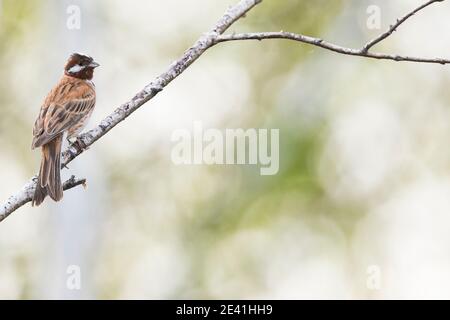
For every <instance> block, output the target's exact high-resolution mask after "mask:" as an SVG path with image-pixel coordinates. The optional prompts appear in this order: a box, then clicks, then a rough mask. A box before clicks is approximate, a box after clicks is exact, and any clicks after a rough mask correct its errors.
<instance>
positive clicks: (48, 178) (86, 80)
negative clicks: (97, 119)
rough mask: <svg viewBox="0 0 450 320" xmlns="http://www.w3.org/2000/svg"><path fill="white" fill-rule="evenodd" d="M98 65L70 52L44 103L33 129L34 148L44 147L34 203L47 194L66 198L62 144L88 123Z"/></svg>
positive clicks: (40, 201)
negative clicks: (56, 82) (64, 192)
mask: <svg viewBox="0 0 450 320" xmlns="http://www.w3.org/2000/svg"><path fill="white" fill-rule="evenodd" d="M98 66H99V64H98V63H97V62H95V61H94V60H93V59H92V58H91V57H89V56H86V55H82V54H79V53H73V54H72V55H70V57H69V59H68V60H67V63H66V65H65V67H64V75H63V77H62V78H61V80H60V81H59V82H58V84H57V85H56V86H55V87H54V88H53V89H52V91H50V93H49V94H48V95H47V97H46V98H45V100H44V103H43V104H42V106H41V110H40V112H39V116H38V118H37V119H36V122H35V124H34V128H33V143H32V145H31V148H32V149H35V148H38V147H41V148H42V160H41V168H40V171H39V176H38V181H37V185H36V191H35V193H34V196H33V201H32V205H33V206H34V205H36V206H38V205H40V204H41V203H42V202H43V201H44V199H45V197H46V195H47V194H48V195H49V196H50V198H52V199H53V200H55V201H59V200H61V198H62V197H63V189H62V184H61V177H60V170H61V144H62V139H63V136H64V134H67V139H68V140H69V139H70V138H72V137H76V135H77V134H78V133H80V132H81V131H82V130H83V128H84V126H85V125H86V123H87V121H88V119H89V117H90V116H91V114H92V111H93V110H94V106H95V86H94V84H93V82H92V81H91V80H92V77H93V75H94V69H95V68H97V67H98Z"/></svg>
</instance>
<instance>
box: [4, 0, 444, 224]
mask: <svg viewBox="0 0 450 320" xmlns="http://www.w3.org/2000/svg"><path fill="white" fill-rule="evenodd" d="M261 1H262V0H241V1H240V2H239V3H238V4H236V5H234V6H232V7H230V8H229V9H228V10H227V11H226V12H225V14H224V15H223V16H222V18H221V19H220V20H219V21H218V22H217V23H216V24H215V25H214V27H213V28H212V29H211V30H210V31H209V32H207V33H205V34H204V35H203V36H201V37H200V38H199V39H198V40H197V41H196V42H195V43H194V45H193V46H192V47H190V48H189V49H188V50H186V51H185V52H184V54H183V55H182V56H181V58H180V59H178V60H177V61H175V62H174V63H172V64H171V65H170V66H169V68H168V70H167V71H166V72H164V73H162V74H161V75H160V76H159V77H157V78H156V79H155V80H154V81H152V82H150V83H149V84H148V85H147V86H145V87H144V88H143V89H142V90H141V91H139V92H138V93H137V94H136V95H135V96H134V97H133V98H132V99H131V100H130V101H128V102H126V103H124V104H122V105H121V106H120V107H118V108H117V109H116V110H115V111H114V112H113V113H112V114H110V115H109V116H107V117H106V118H105V119H104V120H103V121H102V122H101V123H100V124H99V125H98V126H96V127H95V128H94V129H92V130H90V131H88V132H86V133H84V134H82V135H80V136H79V137H78V138H77V140H76V141H75V143H73V144H71V145H70V146H69V147H68V148H67V149H66V150H65V151H64V152H63V153H62V157H63V161H62V162H63V164H62V166H63V167H65V166H66V165H67V164H69V163H70V162H71V161H72V160H73V159H75V158H76V157H78V156H79V155H80V154H81V153H83V152H84V150H86V149H87V148H88V147H89V146H91V145H92V144H93V143H95V141H97V140H99V139H100V138H101V137H103V136H104V135H105V134H106V133H108V132H109V131H110V130H111V129H112V128H114V127H115V126H116V125H118V124H119V123H120V122H122V121H123V120H125V119H126V118H127V117H128V116H129V115H130V114H132V113H133V112H135V111H136V110H137V109H139V108H140V107H141V106H142V105H144V104H145V103H146V102H148V101H149V100H151V99H152V98H153V97H154V96H156V95H157V94H158V93H159V92H160V91H161V90H162V89H163V88H164V87H165V86H167V85H168V84H169V83H170V82H172V80H174V79H175V78H177V77H178V76H179V75H180V74H181V73H183V72H184V71H185V70H186V69H187V68H188V67H189V66H190V65H191V64H192V63H193V62H194V61H196V60H197V59H198V58H199V57H200V56H201V55H202V54H203V53H204V52H205V51H206V50H208V49H209V48H211V47H213V46H214V45H216V44H218V43H222V42H227V41H235V40H264V39H288V40H294V41H298V42H303V43H306V44H310V45H314V46H317V47H321V48H323V49H327V50H331V51H334V52H337V53H340V54H344V55H351V56H360V57H366V58H373V59H384V60H394V61H411V62H422V63H438V64H449V63H450V60H447V59H442V58H420V57H410V56H400V55H393V54H383V53H371V52H369V49H370V48H371V47H373V46H374V45H375V44H377V43H379V42H381V41H383V40H384V39H386V38H387V37H389V36H390V35H391V34H392V33H393V32H394V31H395V30H396V29H397V28H398V27H399V26H400V25H401V24H402V23H403V22H405V21H406V20H407V19H408V18H409V17H411V16H412V15H414V14H415V13H417V12H418V11H420V10H422V9H423V8H426V7H427V6H429V5H430V4H432V3H434V2H443V1H445V0H431V1H428V2H427V3H425V4H423V5H422V6H420V7H418V8H417V9H415V10H414V11H412V12H411V13H409V14H408V15H406V16H404V17H403V18H401V19H399V20H398V21H397V23H396V24H394V25H393V26H391V28H390V29H389V30H388V31H387V32H385V33H383V34H381V35H380V36H378V37H377V38H375V39H374V40H372V41H370V42H369V43H367V44H366V45H365V46H364V47H363V48H362V49H351V48H346V47H342V46H339V45H336V44H333V43H330V42H326V41H324V40H322V39H319V38H314V37H309V36H305V35H301V34H295V33H290V32H282V31H281V32H261V33H241V34H231V35H223V33H224V32H225V31H226V30H227V29H228V28H229V27H230V26H231V25H232V24H233V23H234V22H236V21H237V20H238V19H240V18H242V17H244V16H245V14H246V13H247V12H248V11H249V10H250V9H252V8H253V7H254V6H256V5H257V4H258V3H260V2H261ZM36 180H37V179H36V177H33V178H32V179H30V181H28V182H27V183H26V184H25V186H24V187H23V188H22V190H21V191H20V192H18V193H17V194H16V195H14V196H11V197H10V198H9V199H8V200H7V202H6V203H5V204H3V205H1V206H0V221H2V220H4V219H5V218H6V217H7V216H9V215H10V214H11V213H12V212H14V211H15V210H17V209H18V208H20V207H21V206H23V205H24V204H26V203H27V202H29V201H30V200H31V197H32V195H33V192H34V188H35V186H36ZM84 183H85V180H84V179H81V180H77V179H75V178H74V177H72V178H71V179H69V180H68V181H66V182H65V183H64V190H67V189H70V188H73V187H75V186H77V185H80V184H84Z"/></svg>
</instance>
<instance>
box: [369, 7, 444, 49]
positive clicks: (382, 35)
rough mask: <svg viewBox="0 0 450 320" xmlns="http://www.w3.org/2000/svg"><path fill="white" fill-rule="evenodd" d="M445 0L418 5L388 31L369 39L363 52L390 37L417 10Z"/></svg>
mask: <svg viewBox="0 0 450 320" xmlns="http://www.w3.org/2000/svg"><path fill="white" fill-rule="evenodd" d="M444 1H445V0H430V1H428V2H426V3H424V4H423V5H421V6H419V7H417V8H416V9H414V10H413V11H411V12H409V13H408V14H406V15H405V16H403V17H402V18H400V19H397V22H396V23H394V24H393V25H392V26H391V27H390V28H389V29H388V31H386V32H385V33H382V34H380V35H379V36H378V37H376V38H375V39H373V40H371V41H369V42H368V43H367V44H366V45H365V46H364V47H363V49H362V52H367V51H369V49H370V48H372V47H373V46H374V45H376V44H377V43H380V42H381V41H383V40H384V39H386V38H387V37H389V36H390V35H391V34H392V33H393V32H394V31H396V30H397V28H398V27H399V26H400V25H401V24H402V23H403V22H405V21H406V20H408V19H409V18H411V17H412V16H413V15H415V14H416V13H417V12H419V11H420V10H422V9H425V8H426V7H428V6H429V5H431V4H433V3H435V2H444Z"/></svg>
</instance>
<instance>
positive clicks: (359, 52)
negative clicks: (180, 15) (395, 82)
mask: <svg viewBox="0 0 450 320" xmlns="http://www.w3.org/2000/svg"><path fill="white" fill-rule="evenodd" d="M265 39H287V40H294V41H298V42H303V43H307V44H310V45H313V46H316V47H320V48H323V49H326V50H330V51H334V52H337V53H340V54H344V55H350V56H359V57H365V58H372V59H381V60H394V61H410V62H422V63H437V64H449V63H450V60H449V59H443V58H420V57H410V56H401V55H396V54H384V53H372V52H368V51H364V50H363V49H352V48H346V47H342V46H339V45H337V44H334V43H331V42H327V41H324V40H322V39H320V38H314V37H309V36H304V35H301V34H296V33H291V32H283V31H280V32H257V33H239V34H228V35H222V36H219V37H217V38H216V43H221V42H227V41H237V40H265Z"/></svg>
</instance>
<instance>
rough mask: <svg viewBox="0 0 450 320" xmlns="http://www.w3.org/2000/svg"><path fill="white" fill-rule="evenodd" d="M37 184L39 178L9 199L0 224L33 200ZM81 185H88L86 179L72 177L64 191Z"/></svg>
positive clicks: (5, 204) (3, 207) (1, 213)
mask: <svg viewBox="0 0 450 320" xmlns="http://www.w3.org/2000/svg"><path fill="white" fill-rule="evenodd" d="M36 182H37V177H36V176H35V177H33V178H32V179H31V180H30V181H29V182H27V184H25V185H24V186H23V188H22V190H20V191H19V192H18V193H17V194H15V195H13V196H11V197H9V199H8V200H7V201H6V202H5V203H4V204H3V205H2V207H1V209H0V222H1V221H3V220H4V219H5V218H6V217H7V216H9V214H10V213H11V212H14V211H15V210H17V209H18V208H20V207H21V206H23V205H24V204H26V203H28V202H30V201H31V200H32V198H33V194H34V189H36ZM79 185H86V179H76V178H75V176H72V177H71V178H70V179H69V180H67V181H66V182H64V184H63V190H69V189H72V188H75V187H76V186H79Z"/></svg>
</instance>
